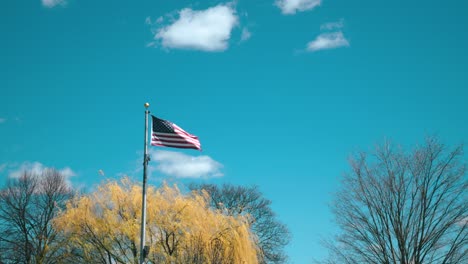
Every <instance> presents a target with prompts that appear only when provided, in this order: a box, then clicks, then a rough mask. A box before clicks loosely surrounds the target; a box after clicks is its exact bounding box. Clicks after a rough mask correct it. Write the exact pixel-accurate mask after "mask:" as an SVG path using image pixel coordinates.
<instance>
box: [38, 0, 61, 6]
mask: <svg viewBox="0 0 468 264" xmlns="http://www.w3.org/2000/svg"><path fill="white" fill-rule="evenodd" d="M41 2H42V5H43V6H45V7H48V8H52V7H55V6H58V5H62V6H63V5H66V4H67V0H41Z"/></svg>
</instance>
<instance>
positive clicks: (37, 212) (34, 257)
mask: <svg viewBox="0 0 468 264" xmlns="http://www.w3.org/2000/svg"><path fill="white" fill-rule="evenodd" d="M71 197H72V191H71V189H70V188H69V187H68V184H67V183H66V180H65V177H64V176H63V175H62V174H60V172H58V171H56V170H54V169H47V170H44V171H43V172H42V173H40V174H36V173H33V172H24V173H23V174H22V175H21V176H20V177H19V178H15V179H9V181H8V182H7V184H6V186H5V187H4V188H2V190H1V191H0V263H61V260H62V256H63V250H62V249H63V245H64V244H65V243H66V241H65V240H64V238H63V237H62V236H61V235H60V234H59V233H58V232H57V231H56V230H55V229H54V228H53V226H52V219H53V218H54V217H55V216H56V215H57V213H58V212H59V210H60V208H63V207H64V205H65V203H66V201H67V200H68V199H70V198H71Z"/></svg>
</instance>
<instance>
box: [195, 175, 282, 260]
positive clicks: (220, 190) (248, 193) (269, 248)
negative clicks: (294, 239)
mask: <svg viewBox="0 0 468 264" xmlns="http://www.w3.org/2000/svg"><path fill="white" fill-rule="evenodd" d="M190 189H192V190H205V191H206V192H207V193H208V194H209V196H210V198H211V200H210V202H211V207H213V208H215V209H218V210H220V211H224V212H225V213H226V214H228V215H246V214H248V215H250V217H251V222H250V225H251V230H252V232H253V233H254V234H255V235H256V236H257V238H258V241H257V244H258V247H259V248H260V251H261V252H260V256H259V260H260V263H285V262H286V260H287V256H286V254H285V253H284V247H285V246H286V245H287V244H288V243H289V241H290V233H289V230H288V228H287V227H286V226H285V225H284V224H283V223H281V222H279V221H278V219H277V218H276V215H275V213H274V212H273V210H272V209H271V201H270V200H268V199H266V198H265V197H263V194H262V193H261V192H260V191H259V190H258V187H257V186H253V187H243V186H234V185H229V184H226V185H223V186H222V187H219V186H217V185H214V184H201V185H196V184H192V185H191V186H190Z"/></svg>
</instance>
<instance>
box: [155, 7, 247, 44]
mask: <svg viewBox="0 0 468 264" xmlns="http://www.w3.org/2000/svg"><path fill="white" fill-rule="evenodd" d="M238 22H239V18H238V16H237V14H236V10H235V9H234V8H233V7H232V6H231V5H229V4H227V5H223V4H221V5H217V6H215V7H211V8H208V9H206V10H200V11H197V10H192V9H190V8H185V9H182V10H181V11H180V12H179V18H178V19H177V20H175V21H174V22H173V23H172V24H170V25H166V26H163V27H162V28H160V29H158V30H157V33H156V35H155V37H154V38H155V39H156V40H160V41H161V45H162V46H163V47H166V48H178V49H195V50H202V51H211V52H213V51H223V50H226V49H227V48H228V41H229V39H230V37H231V31H232V29H233V28H234V27H235V26H237V24H238Z"/></svg>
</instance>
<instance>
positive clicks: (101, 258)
mask: <svg viewBox="0 0 468 264" xmlns="http://www.w3.org/2000/svg"><path fill="white" fill-rule="evenodd" d="M208 199H209V198H208V196H207V195H206V194H204V193H191V194H189V195H184V194H182V193H181V191H180V190H179V189H178V188H177V186H173V187H170V186H168V185H166V184H164V185H163V186H162V187H160V188H154V187H149V188H148V190H147V200H148V203H147V238H146V239H147V243H146V244H147V245H148V246H149V247H150V251H149V254H148V258H147V262H148V263H171V264H173V263H184V264H186V263H193V264H204V263H213V264H214V263H240V264H242V263H245V264H256V263H258V260H257V253H258V249H257V247H256V246H255V241H254V240H255V236H254V235H253V234H252V233H251V232H250V230H249V225H248V222H249V221H248V219H247V218H246V216H227V215H225V214H223V213H222V212H219V211H215V210H213V209H210V208H209V200H208ZM140 217H141V187H140V186H139V184H136V183H134V182H132V181H131V180H129V179H128V178H124V179H122V180H121V181H120V182H116V181H108V182H107V183H105V184H103V185H101V186H100V187H99V188H98V189H97V191H95V192H94V193H91V194H89V195H85V196H82V197H79V198H76V199H74V200H72V201H70V202H69V203H68V204H67V207H66V209H65V210H64V211H63V212H62V213H61V214H60V215H59V216H58V217H57V218H56V219H55V221H54V224H55V227H56V228H57V229H58V230H59V231H61V232H63V233H64V234H66V235H67V236H68V237H69V239H70V243H69V245H68V247H69V248H68V254H69V256H70V258H71V259H73V260H74V262H88V263H89V262H91V263H97V262H99V263H135V264H136V263H138V260H139V252H138V251H139V250H138V249H139V234H140V233H139V232H140Z"/></svg>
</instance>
